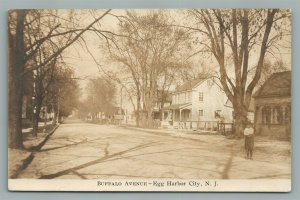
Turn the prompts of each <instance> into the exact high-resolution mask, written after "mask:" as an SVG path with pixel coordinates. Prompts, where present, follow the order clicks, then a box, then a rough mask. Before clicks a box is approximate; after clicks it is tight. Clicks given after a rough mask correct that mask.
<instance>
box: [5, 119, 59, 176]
mask: <svg viewBox="0 0 300 200" xmlns="http://www.w3.org/2000/svg"><path fill="white" fill-rule="evenodd" d="M58 126H59V124H58V125H55V126H53V125H50V124H49V125H47V126H46V127H44V126H40V124H39V132H38V134H37V137H35V136H32V135H31V134H30V133H31V131H32V129H30V128H29V129H28V128H27V129H23V131H22V132H23V145H24V150H19V149H11V148H8V178H17V177H18V174H19V173H20V171H22V170H23V169H24V168H26V167H27V165H28V164H29V163H30V162H31V161H32V159H33V158H34V151H38V150H39V149H40V148H41V147H42V146H43V145H44V144H45V143H46V142H47V140H48V139H49V137H50V136H51V135H52V134H53V133H54V132H55V130H56V129H57V128H58ZM44 128H45V129H44ZM43 131H45V132H43Z"/></svg>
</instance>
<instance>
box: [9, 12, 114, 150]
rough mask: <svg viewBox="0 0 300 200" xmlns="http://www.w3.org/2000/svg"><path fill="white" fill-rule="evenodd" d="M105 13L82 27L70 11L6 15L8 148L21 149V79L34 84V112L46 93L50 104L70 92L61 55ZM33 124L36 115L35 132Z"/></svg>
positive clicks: (22, 83)
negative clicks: (7, 41) (7, 38)
mask: <svg viewBox="0 0 300 200" xmlns="http://www.w3.org/2000/svg"><path fill="white" fill-rule="evenodd" d="M109 12H110V10H105V11H99V15H98V17H97V18H96V19H94V20H93V21H92V22H89V23H88V24H87V25H85V24H84V26H82V25H80V24H79V23H80V19H78V18H76V15H75V13H74V12H73V11H72V10H69V11H63V10H11V11H10V12H9V24H8V26H9V29H8V37H9V97H10V100H9V147H11V148H23V138H22V109H23V108H22V106H23V96H24V85H25V84H28V83H26V82H25V80H30V79H28V78H26V77H28V76H33V77H34V83H31V84H32V85H34V93H35V98H36V111H37V112H39V110H40V107H41V105H42V102H43V101H44V100H45V98H46V96H47V94H48V92H49V91H51V95H52V96H54V99H56V100H53V101H51V103H53V102H55V101H58V99H59V98H58V97H59V96H62V94H63V91H62V90H63V88H64V89H65V90H70V87H75V88H76V87H77V86H76V84H74V82H72V81H71V80H72V76H73V75H72V74H70V73H71V71H68V70H66V69H64V66H61V65H60V63H62V62H63V57H64V56H63V53H64V51H65V50H66V49H67V48H69V47H70V46H71V45H72V44H74V43H75V42H79V41H80V40H82V36H83V34H84V33H85V32H86V31H89V30H90V29H91V28H92V27H93V25H96V24H97V23H98V22H99V21H100V20H101V19H102V18H103V17H104V16H105V15H107V14H108V13H109ZM66 77H67V79H66ZM66 82H72V83H70V84H69V85H70V87H65V86H66ZM50 83H54V84H50ZM51 85H52V86H51ZM62 86H64V87H62ZM52 92H54V93H52ZM51 95H48V96H51ZM64 97H66V96H64ZM61 99H62V98H61ZM48 100H49V98H48ZM64 102H66V101H64ZM68 105H70V104H69V103H68ZM37 121H38V117H37V115H36V116H35V117H34V124H35V125H34V127H35V128H34V129H35V130H34V131H36V129H37Z"/></svg>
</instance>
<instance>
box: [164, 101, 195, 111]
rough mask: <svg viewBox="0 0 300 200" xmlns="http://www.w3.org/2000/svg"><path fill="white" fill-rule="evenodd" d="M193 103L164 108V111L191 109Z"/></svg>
mask: <svg viewBox="0 0 300 200" xmlns="http://www.w3.org/2000/svg"><path fill="white" fill-rule="evenodd" d="M191 108H192V104H191V103H182V104H173V105H170V106H167V107H164V108H163V110H177V109H191Z"/></svg>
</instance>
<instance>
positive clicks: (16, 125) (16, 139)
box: [8, 10, 26, 149]
mask: <svg viewBox="0 0 300 200" xmlns="http://www.w3.org/2000/svg"><path fill="white" fill-rule="evenodd" d="M16 13H17V16H16V18H17V23H16V32H15V35H14V36H11V40H12V45H13V46H11V45H10V55H12V57H10V63H9V68H10V69H9V76H10V77H9V79H10V80H9V81H10V85H9V94H10V100H9V136H8V138H9V147H10V148H15V149H23V137H22V104H23V86H22V84H23V71H24V66H25V58H24V57H25V55H24V41H23V40H24V21H25V16H26V12H25V10H17V11H16ZM9 34H11V33H9Z"/></svg>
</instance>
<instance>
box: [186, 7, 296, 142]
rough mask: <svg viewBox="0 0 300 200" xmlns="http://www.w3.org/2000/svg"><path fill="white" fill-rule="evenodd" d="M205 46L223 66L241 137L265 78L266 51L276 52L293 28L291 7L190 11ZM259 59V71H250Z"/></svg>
mask: <svg viewBox="0 0 300 200" xmlns="http://www.w3.org/2000/svg"><path fill="white" fill-rule="evenodd" d="M188 13H189V15H190V16H191V17H192V18H193V19H194V21H193V22H195V25H194V26H191V27H189V28H190V29H193V30H196V31H197V33H198V34H199V35H201V38H202V40H200V41H199V45H202V46H203V47H204V49H205V51H206V52H207V51H208V52H211V53H212V55H213V56H214V57H215V59H216V61H217V63H218V65H219V73H220V81H221V85H222V87H223V89H224V91H225V93H226V95H227V97H228V99H229V100H230V101H231V102H232V104H233V109H234V120H235V127H236V129H235V130H236V135H237V136H241V134H242V132H243V130H244V128H245V123H246V121H247V111H248V108H249V105H250V100H251V96H252V93H253V90H254V88H255V86H256V85H257V83H258V82H259V79H260V77H261V74H262V71H263V66H264V59H265V56H266V54H267V53H268V52H269V53H272V52H274V49H278V48H276V45H277V44H278V41H280V40H281V39H282V37H284V36H285V35H284V33H283V30H284V27H289V23H290V22H289V19H287V17H289V15H290V11H289V10H278V9H251V10H250V9H210V10H209V9H205V10H204V9H203V10H197V9H194V10H190V11H188ZM253 60H256V62H255V64H254V67H255V70H254V71H255V73H254V74H253V76H250V74H249V70H250V67H251V66H250V65H251V62H253Z"/></svg>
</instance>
